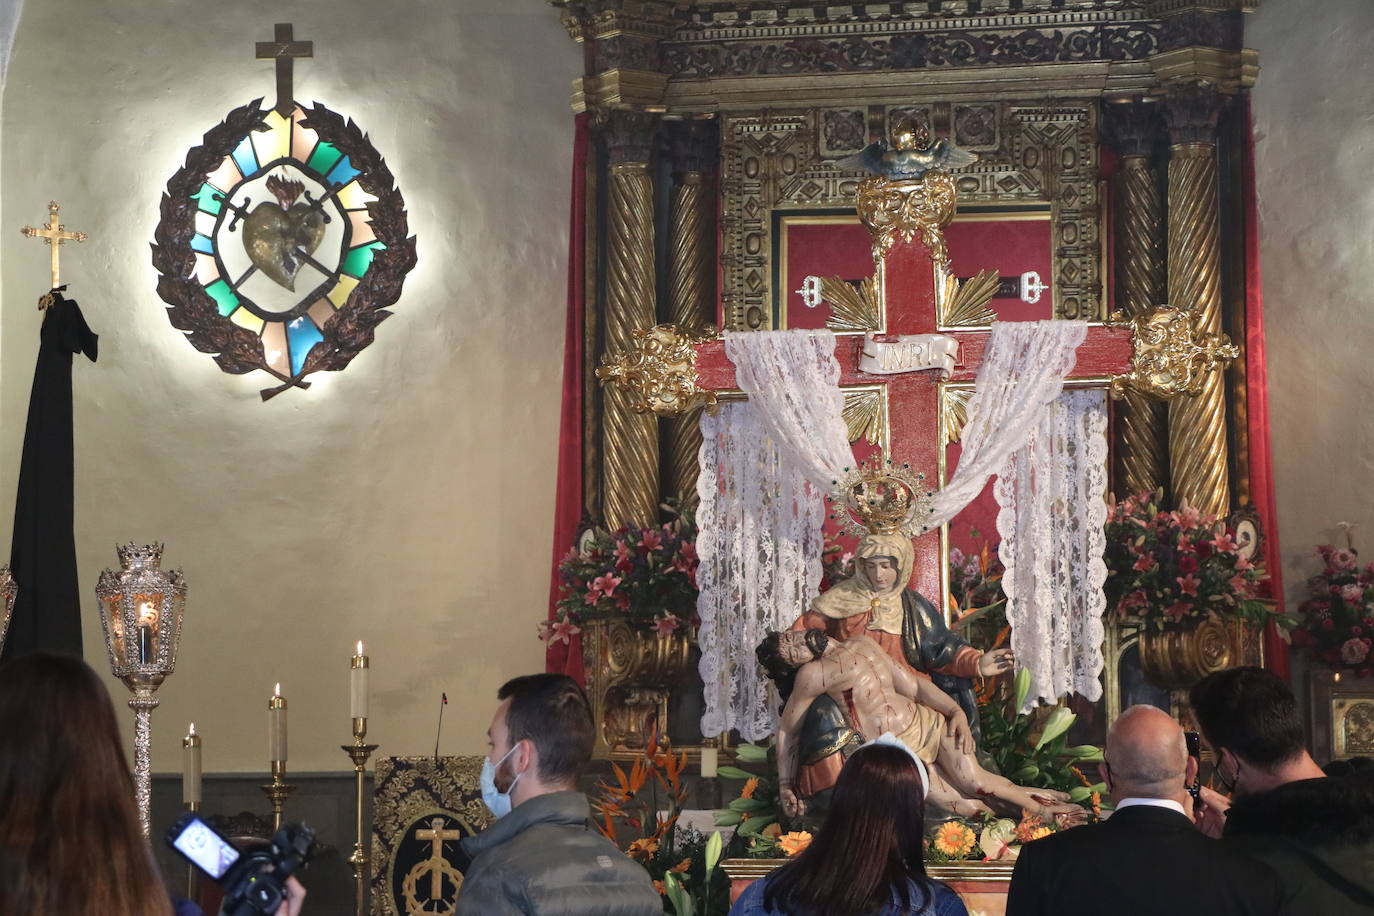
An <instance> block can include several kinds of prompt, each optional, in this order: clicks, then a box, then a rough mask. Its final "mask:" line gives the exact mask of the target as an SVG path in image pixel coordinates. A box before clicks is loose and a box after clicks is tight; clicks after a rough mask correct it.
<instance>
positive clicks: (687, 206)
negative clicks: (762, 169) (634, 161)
mask: <svg viewBox="0 0 1374 916" xmlns="http://www.w3.org/2000/svg"><path fill="white" fill-rule="evenodd" d="M672 149H673V166H674V179H675V183H674V186H673V199H672V211H671V214H670V216H669V222H668V321H669V322H671V323H672V324H675V325H677V326H678V327H679V328H681V329H683V330H684V331H686V332H688V333H691V334H696V333H699V332H700V331H701V329H702V328H704V327H706V326H707V325H714V324H715V289H716V283H715V280H716V272H715V270H714V269H713V263H712V261H713V258H712V257H711V254H712V252H711V249H712V246H711V237H712V233H711V231H710V230H711V214H712V213H714V212H715V208H714V206H713V204H714V201H713V199H712V195H711V189H710V187H709V185H708V183H707V181H706V175H707V173H708V172H709V171H710V170H711V167H712V165H713V163H714V161H715V158H716V131H715V123H714V122H713V121H682V122H679V123H677V124H675V125H673V144H672ZM700 419H701V408H699V407H698V408H695V409H693V410H690V411H688V412H687V413H686V414H684V415H683V416H681V417H677V418H675V419H672V420H669V421H668V424H667V432H668V435H667V441H666V443H665V445H666V447H667V451H668V456H667V462H666V464H665V473H666V476H667V479H666V480H665V481H664V482H663V489H664V492H665V494H666V495H668V496H676V497H678V498H679V499H681V500H682V505H683V507H684V508H690V509H695V508H696V506H697V502H698V499H697V475H698V473H699V470H700V469H699V467H698V464H697V453H698V451H699V450H700V449H701V427H700V425H699V421H700Z"/></svg>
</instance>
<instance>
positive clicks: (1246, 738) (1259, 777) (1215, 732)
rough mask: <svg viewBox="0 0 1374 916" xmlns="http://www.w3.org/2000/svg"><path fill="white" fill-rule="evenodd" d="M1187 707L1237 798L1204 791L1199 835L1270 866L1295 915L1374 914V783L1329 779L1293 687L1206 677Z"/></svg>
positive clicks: (1222, 675)
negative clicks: (1306, 739) (1306, 736)
mask: <svg viewBox="0 0 1374 916" xmlns="http://www.w3.org/2000/svg"><path fill="white" fill-rule="evenodd" d="M1188 698H1189V701H1190V702H1191V704H1192V706H1193V712H1194V714H1195V715H1196V716H1197V721H1198V725H1199V726H1200V727H1201V729H1202V737H1203V740H1204V741H1205V742H1206V743H1207V745H1208V746H1209V747H1210V748H1211V749H1212V752H1213V753H1214V754H1215V755H1216V780H1217V782H1218V783H1220V784H1221V786H1222V788H1224V789H1225V790H1226V791H1227V792H1230V793H1232V798H1231V799H1227V798H1226V796H1224V795H1221V794H1220V793H1218V792H1213V791H1211V790H1210V789H1207V788H1203V789H1202V790H1201V799H1200V805H1199V810H1198V812H1197V822H1198V827H1199V829H1201V830H1202V831H1203V832H1204V833H1207V834H1210V835H1211V836H1221V837H1222V838H1223V840H1224V842H1225V843H1226V844H1227V845H1230V846H1232V847H1233V848H1235V849H1237V850H1239V851H1241V852H1244V853H1246V854H1247V855H1250V856H1252V857H1254V858H1256V859H1259V860H1260V861H1263V862H1265V863H1267V864H1268V865H1270V866H1272V867H1273V868H1274V870H1275V871H1277V872H1278V873H1279V876H1280V878H1281V879H1282V881H1283V884H1284V896H1285V901H1286V902H1287V903H1288V905H1289V906H1290V908H1291V909H1292V911H1293V912H1301V913H1305V914H1306V913H1311V914H1314V916H1322V914H1327V913H1333V914H1334V913H1340V914H1346V913H1374V778H1371V776H1370V775H1368V774H1365V773H1360V772H1356V773H1352V774H1350V775H1348V776H1344V777H1328V776H1326V775H1325V774H1324V773H1323V772H1322V770H1321V768H1320V767H1318V766H1317V764H1316V761H1314V760H1313V759H1312V757H1311V755H1310V754H1308V752H1307V748H1306V747H1305V746H1304V744H1303V728H1302V720H1301V719H1300V718H1299V717H1298V704H1297V701H1296V700H1295V699H1294V698H1293V694H1292V692H1291V691H1290V690H1289V689H1288V685H1286V684H1284V683H1283V681H1281V680H1280V679H1279V678H1278V677H1276V676H1275V675H1273V674H1271V673H1270V672H1268V671H1265V670H1264V669H1262V668H1255V667H1245V668H1230V669H1228V670H1226V671H1218V672H1217V673H1215V674H1211V675H1208V676H1207V677H1205V678H1203V679H1202V680H1201V681H1199V682H1198V683H1197V684H1196V685H1195V686H1194V687H1193V689H1192V691H1191V692H1190V693H1189V697H1188Z"/></svg>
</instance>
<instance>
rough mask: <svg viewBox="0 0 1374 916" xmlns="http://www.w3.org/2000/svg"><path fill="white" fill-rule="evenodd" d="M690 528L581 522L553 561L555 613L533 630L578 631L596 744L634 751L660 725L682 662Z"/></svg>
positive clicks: (688, 649) (691, 575)
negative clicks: (555, 568) (555, 563)
mask: <svg viewBox="0 0 1374 916" xmlns="http://www.w3.org/2000/svg"><path fill="white" fill-rule="evenodd" d="M695 537H696V526H695V525H694V524H693V522H692V518H691V516H690V515H688V514H683V515H679V516H678V517H677V519H676V520H674V521H673V522H670V523H668V524H664V525H659V526H655V527H650V528H639V527H635V526H625V527H621V528H617V529H614V530H607V529H605V528H599V527H589V528H587V529H586V530H584V531H583V533H582V534H581V536H580V537H579V538H578V540H577V544H576V545H575V546H573V547H572V548H571V549H570V550H569V551H568V553H567V555H566V556H564V557H563V559H562V561H561V562H560V563H559V566H558V572H559V579H560V585H559V600H558V609H559V616H558V617H557V618H556V619H554V620H552V621H548V622H546V623H543V624H541V625H540V638H541V639H544V640H547V641H550V642H552V641H557V640H563V641H568V642H570V641H571V639H572V637H574V636H577V635H579V634H580V635H581V636H582V654H583V661H584V664H585V667H586V670H587V672H588V684H587V686H588V694H589V696H590V698H591V700H592V705H593V713H594V715H595V717H596V721H597V736H596V752H597V753H598V754H599V755H602V756H606V755H611V754H616V753H622V752H626V751H639V750H642V749H644V748H645V747H646V746H647V745H648V744H649V743H652V741H653V736H654V735H656V734H657V735H662V734H664V733H665V731H666V726H667V704H668V696H669V694H670V692H671V691H672V690H673V688H674V687H676V686H678V685H679V684H681V683H682V681H683V680H684V678H685V677H686V676H687V674H688V672H689V670H690V668H691V664H690V662H691V655H692V643H693V638H692V637H693V632H694V628H695V625H696V604H697V584H696V574H697V554H696V546H695Z"/></svg>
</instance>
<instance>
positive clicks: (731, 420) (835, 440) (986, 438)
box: [697, 321, 1106, 741]
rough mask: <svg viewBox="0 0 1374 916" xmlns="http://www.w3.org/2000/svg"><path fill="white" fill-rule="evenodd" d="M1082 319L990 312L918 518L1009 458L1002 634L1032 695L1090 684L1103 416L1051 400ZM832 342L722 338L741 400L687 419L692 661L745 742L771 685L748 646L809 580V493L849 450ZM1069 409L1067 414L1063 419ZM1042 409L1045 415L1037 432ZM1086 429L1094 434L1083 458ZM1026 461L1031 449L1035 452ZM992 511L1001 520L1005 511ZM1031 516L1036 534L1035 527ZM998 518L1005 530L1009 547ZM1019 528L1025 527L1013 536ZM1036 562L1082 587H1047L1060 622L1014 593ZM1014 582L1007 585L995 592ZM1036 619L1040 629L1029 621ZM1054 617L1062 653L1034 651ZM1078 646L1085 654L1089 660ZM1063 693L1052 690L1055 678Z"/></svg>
mask: <svg viewBox="0 0 1374 916" xmlns="http://www.w3.org/2000/svg"><path fill="white" fill-rule="evenodd" d="M1086 334H1087V324H1086V323H1085V322H1079V321H1041V322H999V323H997V324H995V325H993V328H992V332H991V335H990V337H991V339H990V340H989V343H988V348H987V351H986V355H985V358H984V363H983V365H982V367H981V368H980V369H979V372H978V380H977V386H976V389H975V392H974V395H973V398H972V401H971V402H970V405H969V421H968V423H967V425H966V426H965V428H964V431H963V434H962V437H961V438H962V442H963V452H962V456H961V458H960V461H959V467H958V469H957V470H956V472H955V475H954V477H953V479H951V480H950V481H949V483H948V484H947V485H946V486H945V487H944V488H943V489H942V490H940V491H939V492H938V493H937V494H936V496H935V499H934V509H935V514H934V517H933V518H932V519H931V520H930V522H929V527H934V526H936V525H940V524H943V523H944V522H947V521H949V520H950V519H951V518H953V517H954V516H955V515H956V514H957V513H958V512H959V511H960V510H962V509H963V508H964V507H965V506H967V505H968V504H969V503H970V502H971V501H972V500H973V499H974V497H976V496H977V495H978V494H979V493H980V492H982V490H983V487H984V486H986V484H987V481H988V478H989V477H991V476H992V475H993V474H996V473H999V472H1002V471H1003V470H1004V468H1006V469H1008V470H1007V472H1006V476H1007V477H1008V478H1009V480H1008V482H1007V484H1006V485H1005V487H1003V486H1002V485H1000V484H999V488H998V490H997V492H998V495H999V499H1001V498H1003V497H1004V495H1005V501H1004V502H1002V505H1003V509H1002V512H1001V513H1000V515H999V523H998V527H999V530H1000V531H1001V532H1002V536H1003V543H1004V547H1003V562H1004V563H1006V565H1007V568H1008V579H1010V578H1011V577H1012V573H1013V571H1015V573H1016V575H1017V576H1018V577H1020V576H1022V575H1025V576H1026V577H1027V578H1026V579H1025V580H1024V583H1025V584H1024V585H1020V595H1019V597H1018V598H1017V599H1016V603H1015V606H1014V607H1012V608H1009V611H1008V613H1009V615H1011V614H1016V615H1020V619H1018V617H1012V618H1011V619H1012V621H1013V628H1014V629H1013V637H1012V639H1013V648H1015V649H1016V650H1017V652H1018V654H1020V656H1021V658H1022V659H1023V660H1024V663H1025V664H1026V665H1027V666H1028V667H1031V669H1032V672H1033V674H1034V675H1035V677H1036V681H1035V683H1036V685H1037V690H1039V691H1040V695H1043V696H1047V697H1048V696H1050V694H1049V693H1046V692H1045V691H1050V690H1057V689H1058V686H1057V685H1059V684H1061V683H1070V682H1071V683H1073V684H1074V685H1075V686H1074V687H1072V688H1068V689H1077V690H1079V692H1081V693H1085V694H1091V691H1092V690H1094V689H1100V688H1096V687H1095V686H1093V685H1096V676H1097V673H1098V672H1100V670H1101V655H1100V646H1101V619H1100V618H1101V604H1102V601H1101V584H1102V578H1103V575H1105V571H1104V567H1102V562H1101V543H1100V541H1099V542H1098V543H1097V544H1096V545H1095V546H1094V544H1093V543H1092V542H1091V532H1092V531H1093V530H1094V529H1096V530H1097V532H1098V533H1099V535H1100V531H1101V525H1102V521H1103V520H1104V518H1105V517H1104V516H1094V515H1092V513H1095V512H1098V511H1099V509H1100V510H1101V511H1105V506H1104V505H1102V504H1101V498H1100V497H1101V494H1102V492H1103V490H1102V488H1101V487H1098V486H1097V483H1095V482H1094V480H1096V481H1099V482H1100V481H1101V474H1102V468H1103V466H1104V464H1105V448H1106V445H1105V439H1103V438H1102V432H1103V429H1104V428H1105V418H1104V416H1103V415H1101V414H1100V413H1095V412H1094V411H1093V410H1092V409H1088V408H1084V409H1083V410H1082V411H1081V412H1079V413H1078V414H1074V413H1073V412H1072V410H1069V411H1067V412H1064V411H1058V410H1050V405H1051V404H1053V403H1054V402H1055V400H1056V398H1058V397H1059V395H1060V394H1061V392H1062V391H1063V380H1064V377H1065V376H1066V375H1068V373H1069V372H1070V371H1072V369H1073V366H1074V357H1075V350H1076V348H1077V347H1078V345H1079V344H1080V343H1082V342H1083V339H1084V337H1085V336H1086ZM834 351H835V338H834V335H833V334H832V333H831V332H829V331H766V332H745V333H730V334H727V335H726V337H725V352H726V354H727V355H728V356H729V357H730V359H731V361H733V362H734V364H735V371H736V379H737V380H738V382H739V385H740V388H741V389H742V390H743V391H744V392H745V393H746V394H747V395H748V396H749V399H748V401H747V402H745V403H743V404H740V403H728V404H726V405H724V406H723V407H722V408H721V410H720V413H719V414H718V415H716V416H714V417H713V416H710V415H703V417H702V421H701V423H702V433H703V441H702V446H701V452H700V460H701V477H700V478H699V479H698V485H697V490H698V493H699V495H700V497H701V506H700V509H699V510H698V523H699V528H700V534H699V542H698V553H699V555H700V557H701V565H700V567H699V569H698V571H697V584H698V586H699V588H700V597H699V598H698V602H697V610H698V614H699V616H700V618H701V630H700V635H699V639H700V644H701V675H702V679H703V680H704V681H705V684H706V710H705V713H704V714H703V716H702V734H704V735H718V734H722V733H724V732H726V731H728V730H729V729H731V728H737V729H739V730H740V733H741V734H742V735H743V736H744V737H745V738H746V739H747V740H750V741H755V740H760V739H762V738H764V737H766V736H767V735H769V734H771V733H772V732H773V730H774V727H775V724H776V720H777V700H776V697H775V695H774V694H773V691H772V688H771V685H770V684H769V683H768V682H767V681H766V680H764V679H763V677H762V675H761V674H760V673H759V672H758V668H757V666H756V664H755V659H754V647H755V646H757V645H758V643H759V641H760V640H762V638H763V636H764V634H765V633H766V632H767V631H768V630H769V629H779V628H781V627H784V626H787V625H789V624H790V623H791V622H792V621H793V620H795V619H796V617H797V616H798V615H799V614H801V612H802V611H803V610H804V609H805V608H806V607H807V606H808V605H809V603H810V601H811V598H812V597H813V596H814V595H815V594H816V589H817V585H818V584H819V581H820V554H821V548H822V533H821V525H822V523H823V522H824V516H825V506H824V496H825V494H826V493H827V492H828V491H829V490H830V488H831V485H832V482H833V481H834V480H836V479H838V478H839V477H840V476H842V473H843V469H844V468H845V467H846V466H849V465H851V464H852V463H853V452H852V451H851V450H850V447H849V442H848V435H847V433H846V430H845V424H844V419H843V415H842V411H843V393H842V392H841V391H840V389H839V387H838V381H839V374H840V373H839V364H838V363H837V362H836V360H835V357H834ZM1070 400H1071V401H1074V403H1077V401H1076V400H1075V399H1073V398H1071V399H1070ZM1074 417H1078V419H1077V420H1074ZM1099 421H1100V422H1101V423H1102V424H1103V425H1102V426H1101V428H1099V426H1098V425H1097V424H1099ZM1075 422H1076V423H1077V424H1078V426H1077V427H1074V428H1073V429H1072V430H1071V429H1070V427H1071V426H1073V424H1074V423H1075ZM1045 423H1051V424H1053V425H1052V427H1051V429H1050V430H1049V431H1044V432H1042V430H1043V429H1044V426H1043V425H1044V424H1045ZM1094 430H1095V432H1094ZM1056 431H1058V432H1056ZM1060 433H1062V434H1060ZM1094 435H1095V436H1096V437H1097V439H1094V438H1093V436H1094ZM1094 441H1099V442H1100V444H1101V449H1102V454H1101V455H1100V456H1097V457H1095V454H1094V452H1093V450H1094V449H1095V448H1096V446H1094V445H1092V444H1091V443H1092V442H1094ZM1056 447H1058V448H1067V449H1070V450H1077V451H1076V452H1075V453H1074V455H1073V457H1072V468H1073V469H1072V470H1070V468H1069V467H1067V466H1064V464H1063V463H1064V461H1065V459H1064V458H1063V456H1062V455H1059V454H1058V453H1057V452H1053V451H1051V450H1052V449H1055V448H1056ZM1051 455H1054V456H1055V457H1051ZM1013 456H1015V457H1013ZM890 457H892V458H893V459H894V460H900V458H901V456H899V455H896V456H890ZM1038 462H1044V464H1043V466H1042V465H1039V464H1038ZM1036 467H1044V468H1054V469H1057V472H1060V476H1061V477H1063V479H1064V484H1063V487H1061V489H1060V490H1059V491H1045V492H1044V493H1043V494H1042V490H1044V488H1043V487H1042V486H1037V481H1038V479H1037V478H1035V477H1034V474H1033V471H1034V469H1035V468H1036ZM1023 469H1029V470H1024V471H1023ZM1094 474H1095V477H1094ZM1026 475H1029V477H1027V476H1026ZM1027 480H1029V481H1030V484H1027V483H1026V481H1027ZM1073 482H1078V483H1081V484H1082V485H1083V486H1084V487H1086V488H1087V489H1086V490H1084V491H1081V493H1080V495H1078V496H1077V497H1075V498H1073V499H1070V498H1069V497H1068V496H1066V495H1064V492H1065V491H1066V490H1067V488H1068V487H1069V484H1070V483H1073ZM1027 486H1030V489H1027ZM1094 488H1096V489H1094ZM1090 493H1097V494H1098V499H1097V501H1096V502H1094V501H1093V500H1092V499H1089V498H1088V494H1090ZM1054 494H1058V495H1054ZM1022 505H1029V506H1031V507H1032V508H1033V509H1034V510H1035V511H1036V512H1050V513H1063V517H1062V518H1057V520H1056V521H1053V522H1050V521H1044V517H1043V516H1042V515H1033V516H1028V517H1027V518H1026V519H1021V518H1020V515H1019V512H1020V509H1019V506H1022ZM1046 507H1048V509H1047V508H1046ZM1084 513H1087V515H1086V516H1085V514H1084ZM1002 516H1005V517H1006V518H1007V519H1008V521H1007V522H1006V523H1005V524H1004V523H1003V522H1002V519H1001V517H1002ZM1036 519H1040V521H1036ZM1042 530H1043V531H1045V532H1046V534H1045V536H1044V537H1040V536H1039V532H1040V531H1042ZM1007 531H1011V532H1012V534H1011V535H1010V537H1011V538H1012V539H1013V543H1012V554H1013V555H1012V556H1011V557H1010V558H1008V556H1007V555H1006V546H1005V544H1006V539H1007V538H1008V534H1007ZM1032 532H1035V533H1036V535H1035V536H1027V535H1028V534H1030V533H1032ZM1061 534H1072V535H1073V536H1074V537H1076V538H1078V541H1077V542H1075V544H1076V546H1070V547H1062V548H1061V547H1059V546H1054V545H1053V544H1052V543H1051V540H1050V539H1051V538H1055V537H1057V536H1059V535H1061ZM1065 550H1067V551H1068V552H1067V553H1065V552H1063V551H1065ZM1052 551H1058V552H1057V553H1051V552H1052ZM1094 551H1095V552H1094ZM1094 562H1095V564H1096V565H1095V566H1094V565H1093V563H1094ZM1013 563H1015V564H1016V565H1015V567H1013ZM1044 569H1048V570H1052V571H1055V575H1059V576H1060V577H1061V578H1060V580H1059V581H1060V582H1062V583H1066V588H1067V589H1068V590H1069V591H1073V592H1078V591H1084V590H1085V591H1086V594H1084V595H1081V596H1078V595H1065V596H1062V600H1063V601H1065V602H1077V603H1076V604H1074V605H1073V607H1071V608H1069V609H1068V611H1067V612H1068V613H1069V614H1070V616H1069V617H1068V618H1067V620H1068V622H1067V623H1066V624H1065V626H1066V627H1067V629H1063V630H1062V631H1061V630H1059V629H1054V628H1052V627H1051V625H1050V624H1048V623H1046V622H1045V615H1047V614H1056V613H1059V612H1058V611H1056V610H1054V605H1053V602H1047V601H1044V600H1039V599H1032V598H1029V597H1027V596H1029V595H1030V594H1031V590H1032V588H1042V587H1054V586H1051V585H1049V584H1048V583H1050V582H1051V579H1050V578H1049V577H1048V576H1045V577H1042V578H1040V579H1036V578H1035V577H1036V575H1037V571H1038V570H1044ZM1021 581H1022V580H1020V579H1019V578H1018V580H1017V581H1016V582H1009V583H1008V584H1007V593H1008V595H1009V596H1011V595H1012V593H1013V590H1014V589H1017V588H1018V585H1019V583H1020V582H1021ZM1094 590H1095V592H1094ZM1094 593H1095V595H1096V598H1094V597H1093V594H1094ZM929 597H937V596H929ZM1054 626H1055V627H1057V626H1058V624H1057V623H1056V624H1055V625H1054ZM1037 627H1038V628H1039V629H1037ZM1094 627H1096V631H1095V632H1096V637H1095V638H1094V635H1093V634H1094V629H1093V628H1094ZM1042 632H1043V633H1045V634H1050V635H1049V636H1041V635H1038V634H1040V633H1042ZM1061 632H1062V633H1064V634H1067V636H1066V637H1065V638H1066V639H1067V640H1068V642H1069V643H1070V645H1071V646H1072V647H1076V648H1073V650H1072V652H1073V653H1077V654H1072V653H1071V654H1070V655H1065V654H1063V653H1060V654H1059V655H1055V654H1053V653H1051V654H1046V653H1045V651H1044V648H1045V647H1046V646H1050V647H1052V646H1053V645H1055V644H1056V643H1055V640H1056V639H1059V635H1058V634H1061ZM1018 634H1019V635H1018ZM1061 641H1062V640H1061ZM1092 652H1096V653H1097V654H1096V661H1095V662H1094V660H1093V656H1092ZM1022 653H1024V654H1022ZM1094 665H1095V666H1096V667H1094ZM1089 682H1091V683H1089ZM1064 692H1067V689H1064V690H1060V691H1059V693H1060V694H1062V693H1064ZM1055 695H1058V694H1055Z"/></svg>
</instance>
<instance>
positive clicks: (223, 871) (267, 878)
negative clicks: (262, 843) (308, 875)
mask: <svg viewBox="0 0 1374 916" xmlns="http://www.w3.org/2000/svg"><path fill="white" fill-rule="evenodd" d="M167 845H168V846H171V847H172V848H173V849H175V850H176V851H177V852H179V853H181V854H182V855H183V856H185V857H186V858H187V859H188V860H189V861H190V862H191V864H193V865H195V866H196V867H197V868H199V869H200V870H201V871H203V872H205V873H206V874H207V875H209V876H210V877H211V878H214V879H215V881H216V882H218V883H219V886H220V888H221V889H223V891H224V903H223V904H222V908H221V912H222V913H224V916H255V914H260V913H275V912H276V911H277V907H279V906H281V902H282V900H283V899H284V898H285V896H286V879H287V878H288V877H289V876H291V875H293V874H295V873H296V872H297V871H299V870H301V869H303V868H304V867H305V866H306V865H307V864H308V863H309V861H310V857H311V855H313V854H314V852H315V831H313V830H311V829H310V828H309V827H307V826H305V825H304V824H283V825H282V828H281V829H280V830H278V831H277V835H276V836H274V837H273V838H272V845H271V847H270V848H264V849H253V850H249V851H246V852H240V851H239V850H238V849H235V848H234V844H233V843H230V842H229V840H227V839H226V838H225V837H223V836H221V835H220V834H219V832H218V831H216V830H215V829H214V828H212V827H211V826H210V825H209V824H207V823H205V821H203V820H201V818H200V816H199V815H198V814H196V813H195V812H193V811H188V812H186V813H185V814H183V815H182V816H181V817H180V818H178V819H177V822H176V823H175V824H173V825H172V828H171V829H170V830H168V831H167Z"/></svg>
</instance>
